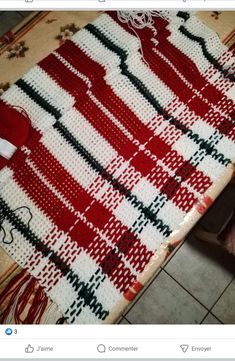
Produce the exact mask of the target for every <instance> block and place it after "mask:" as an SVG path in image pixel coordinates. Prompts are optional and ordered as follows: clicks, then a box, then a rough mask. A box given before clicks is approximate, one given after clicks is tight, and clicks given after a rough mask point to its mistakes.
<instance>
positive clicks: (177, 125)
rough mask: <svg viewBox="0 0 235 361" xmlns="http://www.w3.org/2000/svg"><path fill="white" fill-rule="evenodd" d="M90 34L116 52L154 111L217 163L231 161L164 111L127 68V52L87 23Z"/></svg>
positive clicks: (125, 71)
mask: <svg viewBox="0 0 235 361" xmlns="http://www.w3.org/2000/svg"><path fill="white" fill-rule="evenodd" d="M85 28H86V29H87V30H88V31H89V32H90V33H91V34H93V35H94V36H95V37H96V38H97V39H98V40H99V41H100V42H101V43H102V44H103V45H104V46H105V47H107V48H108V49H109V50H111V51H112V52H114V53H115V54H117V55H118V56H119V57H120V59H121V64H120V69H121V72H122V74H123V75H125V76H126V77H127V78H128V79H129V80H130V81H131V83H132V84H133V85H134V86H135V87H136V88H137V89H138V91H139V92H140V94H141V95H142V96H143V97H144V98H145V99H146V100H147V101H148V102H149V103H150V104H151V105H152V106H153V107H154V109H156V111H157V112H158V113H159V114H161V115H162V116H163V117H164V119H165V120H167V121H169V123H170V124H172V125H174V126H175V128H176V129H179V130H180V131H181V132H182V133H183V134H186V135H187V136H188V138H189V139H191V140H193V141H194V142H195V143H196V144H198V145H199V146H200V149H205V150H206V152H207V154H210V155H211V156H212V158H214V159H216V160H217V161H218V162H219V163H222V164H223V165H228V164H229V163H231V160H230V159H227V158H225V157H224V156H223V154H220V153H218V151H217V149H216V148H214V147H213V146H212V145H211V144H210V143H209V142H207V141H206V140H204V139H203V138H200V136H199V134H197V133H194V132H193V131H192V130H191V129H190V128H187V127H186V126H185V125H183V124H181V122H180V121H179V120H177V119H175V118H174V117H172V116H170V115H169V114H167V113H166V111H165V110H164V109H163V107H162V106H161V105H160V103H159V102H158V101H157V99H156V98H155V97H154V95H153V94H152V93H151V91H150V90H149V89H148V88H147V87H146V86H145V85H144V83H143V82H142V81H141V80H140V79H139V78H137V77H136V76H135V75H134V74H132V73H131V72H130V71H129V70H128V66H127V64H126V59H127V52H126V51H125V50H123V49H121V48H120V47H119V46H117V45H116V44H113V42H112V41H111V40H109V39H108V38H107V37H106V36H105V35H104V34H103V33H102V32H101V31H100V30H99V29H97V28H96V27H95V26H94V25H93V24H88V25H87V26H86V27H85Z"/></svg>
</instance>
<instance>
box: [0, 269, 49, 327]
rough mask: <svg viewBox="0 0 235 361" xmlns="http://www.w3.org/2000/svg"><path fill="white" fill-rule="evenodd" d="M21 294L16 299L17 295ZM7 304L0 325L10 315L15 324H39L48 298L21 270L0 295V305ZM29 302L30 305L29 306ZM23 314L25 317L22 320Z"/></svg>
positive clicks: (31, 278) (33, 279)
mask: <svg viewBox="0 0 235 361" xmlns="http://www.w3.org/2000/svg"><path fill="white" fill-rule="evenodd" d="M20 291H22V294H21V295H20V296H19V297H18V299H17V296H18V294H19V293H20ZM4 301H6V302H7V307H6V308H5V309H4V311H3V313H2V315H1V318H0V323H1V324H3V323H4V322H6V319H7V317H8V316H9V315H10V314H12V321H13V323H15V324H32V323H37V324H38V323H40V321H41V318H42V316H43V314H44V312H45V309H46V307H47V304H48V298H47V296H46V294H45V292H44V291H43V289H42V287H40V286H39V285H38V282H37V280H36V279H35V278H34V277H32V276H30V275H29V274H28V273H27V271H25V270H23V271H21V272H20V273H19V274H17V275H16V276H15V277H13V279H12V280H11V281H10V282H9V283H8V285H7V286H6V287H5V289H4V290H3V291H2V293H1V294H0V304H3V302H4ZM30 301H31V304H30ZM23 313H26V316H25V317H24V318H22V315H23Z"/></svg>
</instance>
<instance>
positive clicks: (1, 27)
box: [0, 11, 22, 36]
mask: <svg viewBox="0 0 235 361" xmlns="http://www.w3.org/2000/svg"><path fill="white" fill-rule="evenodd" d="M20 21H22V16H21V15H20V14H18V13H17V12H16V11H5V12H4V13H3V14H2V15H0V36H1V35H3V34H5V33H6V32H7V31H9V30H11V29H12V28H13V27H14V26H16V25H17V24H18V23H19V22H20Z"/></svg>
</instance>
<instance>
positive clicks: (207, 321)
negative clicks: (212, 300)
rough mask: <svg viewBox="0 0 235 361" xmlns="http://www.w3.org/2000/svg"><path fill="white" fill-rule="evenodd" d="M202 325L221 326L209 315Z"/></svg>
mask: <svg viewBox="0 0 235 361" xmlns="http://www.w3.org/2000/svg"><path fill="white" fill-rule="evenodd" d="M202 324H203V325H216V324H218V325H221V322H220V321H219V320H217V318H215V317H214V316H213V315H212V314H211V313H209V314H208V315H207V316H206V318H205V320H204V321H203V322H202Z"/></svg>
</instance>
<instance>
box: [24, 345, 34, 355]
mask: <svg viewBox="0 0 235 361" xmlns="http://www.w3.org/2000/svg"><path fill="white" fill-rule="evenodd" d="M33 351H34V347H33V346H31V345H28V346H27V347H25V353H33Z"/></svg>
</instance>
